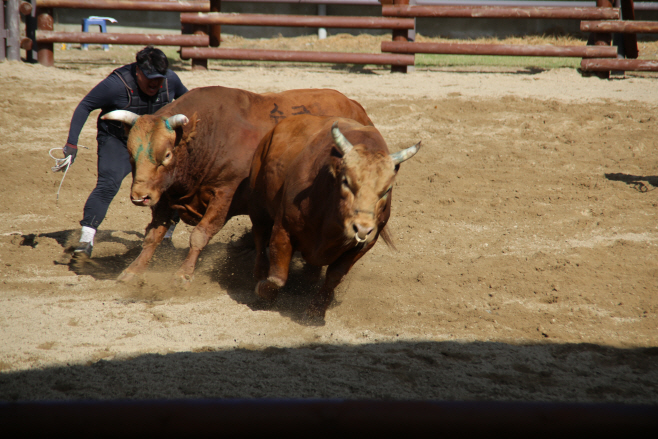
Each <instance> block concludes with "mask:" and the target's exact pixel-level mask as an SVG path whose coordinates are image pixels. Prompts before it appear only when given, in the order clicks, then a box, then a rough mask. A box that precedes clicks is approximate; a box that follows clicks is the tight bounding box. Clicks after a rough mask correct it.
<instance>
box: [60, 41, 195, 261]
mask: <svg viewBox="0 0 658 439" xmlns="http://www.w3.org/2000/svg"><path fill="white" fill-rule="evenodd" d="M135 58H136V62H134V63H132V64H128V65H125V66H123V67H120V68H118V69H116V70H114V71H113V72H112V73H111V74H110V75H109V76H108V77H107V78H105V79H104V80H102V81H101V82H100V83H99V84H98V85H96V87H94V88H93V89H92V90H91V91H90V92H89V94H87V96H85V98H84V99H83V100H82V101H81V102H80V103H79V104H78V107H77V108H76V109H75V112H74V113H73V117H72V118H71V127H70V129H69V137H68V139H67V141H66V146H64V156H65V157H69V156H70V157H71V163H73V161H74V160H75V156H76V154H77V152H78V146H77V145H78V137H79V135H80V131H81V130H82V127H83V125H84V124H85V122H86V121H87V118H88V117H89V113H91V112H92V111H94V110H97V109H99V108H100V109H101V110H102V111H101V113H100V115H99V116H98V120H97V122H96V126H97V129H98V133H97V135H96V140H97V141H98V181H97V182H96V188H95V189H94V190H93V191H92V192H91V194H90V195H89V198H87V202H86V203H85V207H84V212H83V218H82V221H80V225H81V226H82V235H81V237H80V242H79V243H78V245H77V247H75V248H74V249H73V258H74V259H79V258H83V259H86V258H90V257H91V252H92V249H93V246H94V236H95V235H96V230H97V229H98V227H99V226H100V224H101V223H102V222H103V219H105V214H106V213H107V209H108V207H109V206H110V203H111V202H112V199H114V196H115V195H116V194H117V192H119V188H120V187H121V182H122V181H123V179H124V178H125V177H126V175H128V174H129V173H131V172H132V166H131V164H130V155H129V153H128V149H127V141H128V138H127V136H126V133H125V130H124V128H123V124H122V123H121V122H116V121H112V120H101V116H103V115H104V114H105V113H109V112H110V111H114V110H128V111H132V112H133V113H135V114H138V115H140V116H141V115H144V114H152V113H155V112H156V111H158V110H159V109H160V108H162V107H164V106H165V105H167V104H168V103H170V102H172V101H173V100H174V99H177V98H179V97H181V96H182V95H183V94H184V93H186V92H187V88H186V87H185V86H184V85H183V83H182V82H181V80H180V79H179V78H178V76H177V75H176V74H175V73H174V72H172V71H171V70H169V68H168V67H169V61H168V60H167V57H166V55H165V54H164V53H163V52H162V51H161V50H160V49H156V48H154V47H152V46H148V47H145V48H144V49H142V50H140V51H139V52H137V55H136V57H135ZM177 220H178V218H177V217H176V219H175V222H174V225H172V226H171V228H170V229H169V231H168V232H167V235H166V236H165V238H166V239H171V234H172V233H173V229H174V227H175V225H176V222H177Z"/></svg>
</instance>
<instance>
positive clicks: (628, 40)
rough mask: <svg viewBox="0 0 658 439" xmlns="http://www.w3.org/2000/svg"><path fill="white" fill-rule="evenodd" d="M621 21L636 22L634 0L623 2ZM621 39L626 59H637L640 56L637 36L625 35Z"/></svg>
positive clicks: (623, 0)
mask: <svg viewBox="0 0 658 439" xmlns="http://www.w3.org/2000/svg"><path fill="white" fill-rule="evenodd" d="M621 19H622V20H635V5H634V4H633V0H621ZM621 38H622V44H623V46H624V55H625V56H626V58H631V59H637V57H638V55H639V54H640V53H639V50H638V48H637V34H623V35H622V36H621Z"/></svg>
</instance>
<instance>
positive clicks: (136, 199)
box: [130, 194, 151, 206]
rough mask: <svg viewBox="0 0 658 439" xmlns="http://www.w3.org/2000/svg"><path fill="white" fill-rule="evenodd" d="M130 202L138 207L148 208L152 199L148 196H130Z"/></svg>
mask: <svg viewBox="0 0 658 439" xmlns="http://www.w3.org/2000/svg"><path fill="white" fill-rule="evenodd" d="M130 201H132V202H133V204H135V205H137V206H148V205H149V203H150V202H151V197H150V196H148V195H139V194H130Z"/></svg>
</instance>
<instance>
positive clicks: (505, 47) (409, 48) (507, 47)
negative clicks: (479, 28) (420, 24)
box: [382, 41, 617, 58]
mask: <svg viewBox="0 0 658 439" xmlns="http://www.w3.org/2000/svg"><path fill="white" fill-rule="evenodd" d="M382 52H392V53H441V54H451V55H497V56H559V57H575V58H616V57H617V48H616V47H611V46H547V45H542V46H540V45H536V46H533V45H520V44H468V43H410V42H409V43H405V42H395V41H384V42H382Z"/></svg>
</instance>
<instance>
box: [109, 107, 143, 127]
mask: <svg viewBox="0 0 658 439" xmlns="http://www.w3.org/2000/svg"><path fill="white" fill-rule="evenodd" d="M101 119H103V120H117V121H119V122H123V123H125V124H126V125H130V126H131V127H132V126H133V125H135V122H137V119H139V115H137V114H135V113H133V112H131V111H126V110H115V111H110V112H109V113H107V114H104V115H103V116H102V117H101Z"/></svg>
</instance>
